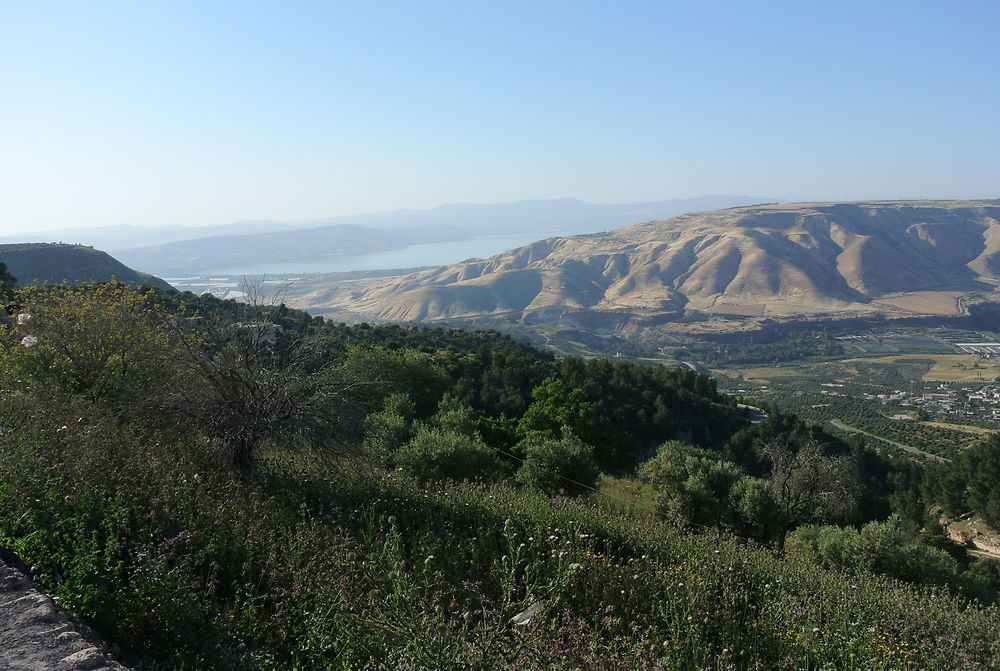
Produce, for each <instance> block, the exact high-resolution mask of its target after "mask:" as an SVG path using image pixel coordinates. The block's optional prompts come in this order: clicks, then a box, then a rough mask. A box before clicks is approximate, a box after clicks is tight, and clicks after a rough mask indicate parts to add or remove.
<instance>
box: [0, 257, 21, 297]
mask: <svg viewBox="0 0 1000 671" xmlns="http://www.w3.org/2000/svg"><path fill="white" fill-rule="evenodd" d="M16 287H17V278H16V277H14V276H13V275H11V273H10V271H9V270H7V264H6V263H4V262H3V261H0V309H3V308H5V307H6V306H7V305H8V304H9V303H10V302H11V301H13V300H14V292H15V288H16Z"/></svg>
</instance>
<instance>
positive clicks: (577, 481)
mask: <svg viewBox="0 0 1000 671" xmlns="http://www.w3.org/2000/svg"><path fill="white" fill-rule="evenodd" d="M563 433H564V434H565V435H564V436H563V437H562V438H558V439H557V438H547V437H545V436H542V435H538V434H536V435H533V436H531V437H530V438H528V439H526V440H524V441H522V442H521V443H520V445H519V447H520V449H521V450H522V452H523V453H524V461H523V463H522V465H521V467H520V468H519V469H518V471H517V475H516V477H517V481H518V482H520V483H521V484H524V485H527V486H528V487H531V488H533V489H537V490H539V491H541V492H544V493H546V494H548V495H549V496H555V495H556V494H560V493H561V494H567V495H569V496H579V495H581V494H585V493H587V492H588V491H590V490H592V489H593V488H594V486H595V484H596V483H597V476H598V475H600V471H599V470H598V469H597V464H596V463H595V462H594V448H593V447H591V446H590V445H588V444H587V443H585V442H583V441H582V440H580V439H579V438H577V437H576V436H574V435H573V434H572V433H570V432H569V430H564V432H563Z"/></svg>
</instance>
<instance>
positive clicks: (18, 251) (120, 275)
mask: <svg viewBox="0 0 1000 671" xmlns="http://www.w3.org/2000/svg"><path fill="white" fill-rule="evenodd" d="M0 262H3V263H5V264H6V265H7V268H8V270H9V271H10V272H11V273H12V274H13V275H14V277H16V278H17V280H18V282H19V283H20V284H21V285H22V286H27V285H30V284H46V283H47V284H58V283H60V282H110V281H112V280H118V281H119V282H125V283H126V284H130V285H132V286H136V287H138V286H142V285H145V286H150V287H154V288H156V289H170V288H171V287H170V285H169V284H167V283H166V282H164V281H163V280H161V279H160V278H158V277H154V276H152V275H147V274H146V273H140V272H137V271H135V270H132V269H131V268H129V267H127V266H125V265H123V264H122V263H121V262H119V261H117V260H115V259H114V258H112V257H111V256H109V255H108V254H106V253H105V252H102V251H100V250H97V249H94V248H92V247H85V246H83V245H68V244H64V243H58V242H52V243H48V242H26V243H19V244H10V245H0Z"/></svg>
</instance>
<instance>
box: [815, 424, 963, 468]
mask: <svg viewBox="0 0 1000 671" xmlns="http://www.w3.org/2000/svg"><path fill="white" fill-rule="evenodd" d="M830 423H831V424H833V425H834V426H835V427H837V428H838V429H840V430H841V431H846V432H848V433H860V434H861V435H863V436H868V437H869V438H874V439H875V440H881V441H882V442H883V443H889V444H890V445H892V446H894V447H898V448H899V449H901V450H904V451H906V452H909V453H910V454H916V455H919V456H921V457H925V458H927V459H931V460H933V461H939V462H941V463H943V464H950V463H951V459H945V458H944V457H939V456H938V455H936V454H931V453H930V452H924V451H923V450H918V449H917V448H915V447H912V446H910V445H903V444H902V443H897V442H896V441H894V440H889V439H888V438H882V437H881V436H876V435H874V434H871V433H868V432H867V431H862V430H861V429H859V428H857V427H854V426H851V425H850V424H844V423H843V422H842V421H840V420H839V419H831V420H830Z"/></svg>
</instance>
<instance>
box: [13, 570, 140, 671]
mask: <svg viewBox="0 0 1000 671" xmlns="http://www.w3.org/2000/svg"><path fill="white" fill-rule="evenodd" d="M0 671H125V667H123V666H122V665H121V664H119V663H118V662H116V661H114V659H113V658H112V657H111V655H110V654H108V652H107V651H106V650H104V649H103V646H101V644H100V643H99V642H98V641H97V639H96V638H95V637H94V636H93V634H92V633H91V632H89V630H87V628H86V627H83V626H82V625H79V624H77V623H75V622H73V621H72V620H71V619H70V618H69V617H68V616H67V615H66V614H65V613H63V612H62V611H61V610H59V608H58V607H56V605H55V603H54V602H53V601H52V599H50V598H49V597H47V596H45V595H44V594H41V593H40V592H38V590H36V589H34V587H32V585H31V581H30V580H28V579H27V578H26V577H25V576H24V575H23V574H22V573H21V572H20V571H17V570H15V569H13V568H11V567H9V566H7V565H6V564H4V563H2V562H0Z"/></svg>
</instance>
